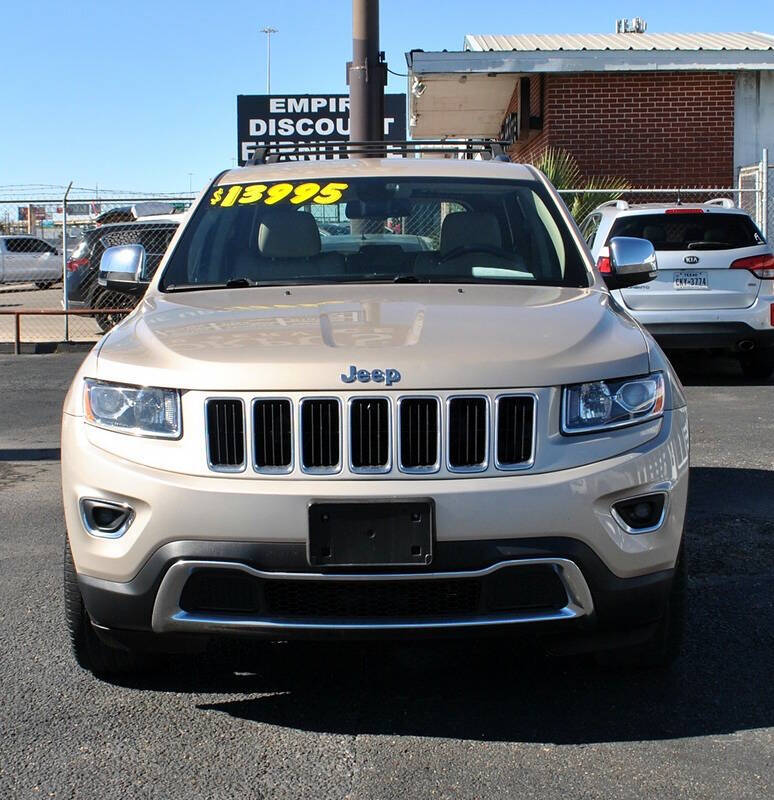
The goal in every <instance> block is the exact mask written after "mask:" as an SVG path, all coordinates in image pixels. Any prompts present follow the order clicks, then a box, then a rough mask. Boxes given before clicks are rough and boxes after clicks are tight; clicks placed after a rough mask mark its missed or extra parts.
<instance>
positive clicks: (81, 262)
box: [67, 258, 89, 272]
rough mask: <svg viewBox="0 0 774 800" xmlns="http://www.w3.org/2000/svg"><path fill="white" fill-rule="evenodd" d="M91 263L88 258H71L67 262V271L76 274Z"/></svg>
mask: <svg viewBox="0 0 774 800" xmlns="http://www.w3.org/2000/svg"><path fill="white" fill-rule="evenodd" d="M88 263H89V259H88V258H71V259H70V260H69V261H68V262H67V271H68V272H75V270H76V269H80V268H81V267H85V266H86V265H87V264H88Z"/></svg>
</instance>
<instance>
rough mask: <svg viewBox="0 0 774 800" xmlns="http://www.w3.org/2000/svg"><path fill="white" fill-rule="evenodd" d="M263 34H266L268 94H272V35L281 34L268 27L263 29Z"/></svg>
mask: <svg viewBox="0 0 774 800" xmlns="http://www.w3.org/2000/svg"><path fill="white" fill-rule="evenodd" d="M261 33H265V34H266V94H271V35H272V33H279V31H278V30H277V29H276V28H272V27H271V26H267V27H265V28H261Z"/></svg>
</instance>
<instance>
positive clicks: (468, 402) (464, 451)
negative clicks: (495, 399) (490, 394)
mask: <svg viewBox="0 0 774 800" xmlns="http://www.w3.org/2000/svg"><path fill="white" fill-rule="evenodd" d="M447 408H448V413H447V420H446V427H447V438H446V441H447V454H448V455H447V457H448V467H449V469H450V470H451V471H452V472H480V471H482V470H485V469H486V468H487V466H488V463H489V402H488V399H487V398H486V397H485V396H481V395H471V396H460V397H450V398H449V400H448V403H447Z"/></svg>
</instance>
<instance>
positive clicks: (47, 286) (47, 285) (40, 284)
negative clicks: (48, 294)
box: [35, 281, 54, 289]
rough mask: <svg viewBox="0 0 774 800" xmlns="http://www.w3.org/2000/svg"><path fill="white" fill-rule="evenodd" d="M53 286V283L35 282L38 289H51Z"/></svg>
mask: <svg viewBox="0 0 774 800" xmlns="http://www.w3.org/2000/svg"><path fill="white" fill-rule="evenodd" d="M53 285H54V282H53V281H35V286H37V287H38V289H50V288H51V287H52V286H53Z"/></svg>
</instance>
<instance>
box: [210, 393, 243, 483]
mask: <svg viewBox="0 0 774 800" xmlns="http://www.w3.org/2000/svg"><path fill="white" fill-rule="evenodd" d="M207 457H208V459H209V462H210V466H211V467H212V468H213V469H215V470H225V471H236V470H239V469H242V468H243V467H244V466H245V414H244V406H243V405H242V401H241V400H231V399H212V400H208V401H207Z"/></svg>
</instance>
